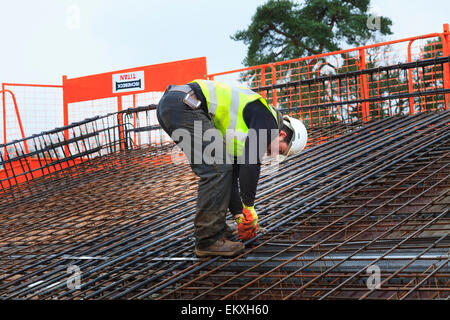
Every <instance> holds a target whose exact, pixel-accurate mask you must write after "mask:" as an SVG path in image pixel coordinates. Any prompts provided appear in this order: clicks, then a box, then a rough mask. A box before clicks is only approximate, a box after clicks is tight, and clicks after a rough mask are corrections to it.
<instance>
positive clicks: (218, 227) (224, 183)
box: [157, 91, 232, 249]
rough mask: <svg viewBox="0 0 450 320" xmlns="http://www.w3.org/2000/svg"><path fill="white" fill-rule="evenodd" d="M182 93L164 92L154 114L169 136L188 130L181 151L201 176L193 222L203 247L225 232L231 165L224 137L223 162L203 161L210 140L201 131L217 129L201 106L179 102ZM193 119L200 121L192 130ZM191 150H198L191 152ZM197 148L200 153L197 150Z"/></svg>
mask: <svg viewBox="0 0 450 320" xmlns="http://www.w3.org/2000/svg"><path fill="white" fill-rule="evenodd" d="M183 96H184V94H183V93H181V92H174V91H172V92H168V93H166V94H165V95H164V96H163V98H161V101H160V103H159V105H158V110H157V117H158V121H159V122H160V124H161V126H162V127H163V129H164V130H165V131H166V132H167V133H168V134H169V135H170V136H171V137H173V136H172V134H173V133H174V131H175V130H176V129H185V130H186V131H187V132H189V134H190V138H191V148H190V149H191V150H183V151H184V152H185V153H186V156H187V157H188V159H189V160H190V164H191V168H192V170H193V171H194V172H195V174H196V175H197V176H198V177H199V178H200V180H199V182H198V198H197V214H196V216H195V219H194V225H195V238H196V246H197V248H199V249H203V248H206V247H208V246H210V245H212V244H214V243H215V242H216V241H217V240H219V239H221V238H222V237H223V236H224V232H225V229H226V224H225V213H226V210H227V207H228V204H229V200H230V192H231V175H232V165H231V164H229V163H227V161H226V159H225V157H226V152H225V147H224V144H223V141H222V142H221V145H222V147H223V152H222V155H223V158H222V159H220V161H221V163H222V164H206V163H204V161H203V160H204V159H203V157H202V155H203V152H204V150H205V147H206V146H207V145H208V144H209V143H210V142H209V141H203V139H202V138H203V133H204V132H205V131H206V130H208V129H213V130H216V129H215V128H214V125H213V123H212V121H211V120H210V119H209V118H208V116H207V114H206V112H204V111H203V110H202V109H198V110H192V109H191V108H190V107H188V106H187V105H185V104H184V103H183V102H182V98H183ZM194 121H197V123H196V125H197V127H199V124H201V127H202V130H201V131H199V132H197V131H195V130H194ZM180 140H181V141H180ZM174 141H175V143H180V142H182V139H179V138H177V137H175V139H174ZM195 142H197V143H198V147H197V148H196V147H195V145H194V144H195ZM187 151H188V152H187ZM189 151H191V152H189ZM194 152H197V153H196V154H194ZM200 152H201V154H199V153H200ZM189 153H190V154H189ZM218 155H220V153H219V154H218ZM194 159H196V160H198V159H201V162H200V163H194V161H193V160H194Z"/></svg>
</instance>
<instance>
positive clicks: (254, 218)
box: [235, 204, 258, 240]
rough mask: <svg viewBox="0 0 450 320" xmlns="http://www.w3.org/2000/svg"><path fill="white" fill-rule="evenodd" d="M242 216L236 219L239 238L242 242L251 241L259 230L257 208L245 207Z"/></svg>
mask: <svg viewBox="0 0 450 320" xmlns="http://www.w3.org/2000/svg"><path fill="white" fill-rule="evenodd" d="M243 206H244V209H243V210H242V214H240V215H238V216H236V217H235V221H236V223H237V227H238V238H239V239H241V240H250V239H253V238H254V237H255V236H256V231H257V230H258V215H257V214H256V211H255V207H254V206H251V207H248V206H246V205H245V204H244V205H243Z"/></svg>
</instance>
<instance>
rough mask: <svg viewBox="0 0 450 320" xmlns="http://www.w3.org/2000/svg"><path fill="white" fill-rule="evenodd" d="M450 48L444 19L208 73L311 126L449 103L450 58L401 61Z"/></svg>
mask: <svg viewBox="0 0 450 320" xmlns="http://www.w3.org/2000/svg"><path fill="white" fill-rule="evenodd" d="M449 48H450V32H449V26H448V24H445V25H444V30H443V32H442V33H432V34H427V35H423V36H417V37H411V38H406V39H400V40H395V41H389V42H383V43H378V44H373V45H367V46H362V47H357V48H351V49H346V50H341V51H337V52H329V53H324V54H320V55H316V56H310V57H303V58H298V59H292V60H288V61H282V62H275V63H270V64H265V65H259V66H252V67H248V68H241V69H237V70H232V71H226V72H220V73H215V74H209V75H208V79H210V80H218V81H225V82H229V83H235V84H239V85H242V86H246V87H249V88H252V89H254V90H256V91H259V92H261V94H262V95H263V96H264V97H265V98H266V99H267V100H268V102H269V103H272V104H273V105H274V106H276V107H278V108H280V110H282V111H283V112H285V113H288V114H291V115H296V116H298V117H300V118H302V119H303V121H304V122H305V123H306V124H307V125H308V126H321V125H326V124H331V123H342V122H346V121H356V120H361V119H363V120H364V121H367V120H370V119H377V118H382V117H384V116H388V115H394V114H405V113H410V114H414V113H416V112H423V111H431V110H442V109H446V108H449V104H450V94H449V92H448V90H449V89H450V74H449V63H448V61H447V62H445V61H443V60H439V61H435V62H430V63H429V64H426V63H425V64H420V65H419V64H418V65H417V66H416V67H415V66H413V65H408V66H407V65H401V64H407V63H412V62H418V61H424V60H430V59H437V58H441V57H444V58H445V57H448V56H449V55H450V50H449ZM396 65H398V66H399V67H398V68H395V66H396ZM387 66H390V67H391V68H384V69H383V68H382V67H387ZM377 68H381V69H380V70H377ZM439 90H441V91H439ZM427 93H430V94H427Z"/></svg>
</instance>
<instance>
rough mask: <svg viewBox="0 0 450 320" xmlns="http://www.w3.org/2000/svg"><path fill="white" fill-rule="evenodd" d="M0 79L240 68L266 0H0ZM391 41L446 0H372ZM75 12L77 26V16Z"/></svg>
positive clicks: (426, 21) (429, 19) (431, 20)
mask: <svg viewBox="0 0 450 320" xmlns="http://www.w3.org/2000/svg"><path fill="white" fill-rule="evenodd" d="M0 1H1V7H0V29H1V30H2V37H1V50H0V82H22V83H47V84H60V83H61V76H62V75H63V74H66V75H67V76H68V77H69V78H73V77H78V76H83V75H89V74H94V73H100V72H107V71H113V70H118V69H124V68H131V67H138V66H143V65H149V64H155V63H162V62H168V61H174V60H180V59H189V58H195V57H201V56H206V57H207V63H208V72H209V73H214V72H221V71H226V70H231V69H237V68H240V67H242V60H243V59H244V57H245V54H246V47H245V45H244V44H243V43H241V42H236V41H233V40H231V39H230V35H232V34H234V33H235V32H236V31H238V30H241V29H244V28H246V27H247V26H248V25H249V23H250V19H251V17H252V15H253V14H254V13H255V10H256V8H257V7H258V6H259V5H261V4H263V3H265V2H266V0H227V1H215V0H189V1H186V0H166V1H159V0H127V1H123V0H118V1H117V0H97V1H96V0H39V1H33V0H14V1H11V0H8V1H5V0H0ZM372 4H373V11H374V12H376V13H378V14H381V15H384V16H388V17H390V18H391V19H392V21H393V27H392V30H393V32H394V34H393V35H392V36H390V37H389V39H399V38H404V37H409V36H416V35H420V34H426V33H432V32H441V31H442V24H443V23H449V22H450V15H449V12H450V1H449V0H428V1H423V0H395V1H393V0H372ZM78 11H79V17H80V19H79V24H78V23H77V18H76V17H77V14H78Z"/></svg>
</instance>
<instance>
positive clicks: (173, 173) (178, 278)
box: [0, 111, 450, 299]
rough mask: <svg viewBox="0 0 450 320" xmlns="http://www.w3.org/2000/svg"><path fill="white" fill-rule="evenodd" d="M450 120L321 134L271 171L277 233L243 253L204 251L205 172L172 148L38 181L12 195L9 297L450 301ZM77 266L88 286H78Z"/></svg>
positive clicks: (272, 230)
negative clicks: (201, 194) (196, 237)
mask: <svg viewBox="0 0 450 320" xmlns="http://www.w3.org/2000/svg"><path fill="white" fill-rule="evenodd" d="M449 120H450V112H448V111H445V112H441V113H431V114H420V115H417V116H414V117H409V116H401V117H390V118H385V119H383V120H379V121H372V122H368V123H367V124H364V125H361V124H357V123H355V124H353V125H352V126H350V125H349V126H348V127H347V128H344V127H341V128H339V127H338V128H336V129H335V131H334V133H333V134H331V135H330V130H332V128H329V131H328V132H326V134H325V131H324V129H323V128H322V129H317V131H312V136H313V141H314V142H313V143H312V144H310V147H309V148H308V149H307V150H305V151H304V152H303V153H302V154H301V155H298V156H296V157H293V158H292V159H290V160H288V161H286V162H285V163H282V164H280V166H279V168H278V170H277V171H276V172H274V173H271V174H270V175H263V176H262V177H261V180H260V184H259V189H258V198H257V205H256V206H257V210H258V214H259V216H260V223H261V225H263V226H264V227H265V228H266V229H267V230H268V231H269V232H268V234H265V235H258V237H257V238H256V239H254V240H252V241H249V242H247V243H246V245H247V250H246V252H245V253H243V254H242V255H240V256H238V257H235V258H231V259H225V258H220V257H216V258H210V259H198V258H196V257H195V255H194V254H193V238H192V237H193V233H192V228H193V226H192V221H193V216H194V213H195V194H196V191H195V189H196V178H195V176H194V175H193V174H192V173H191V172H190V169H189V168H188V166H186V165H172V164H171V163H170V161H168V160H167V157H168V156H167V155H168V154H169V153H170V150H171V148H170V146H166V147H163V148H155V147H150V148H138V149H136V150H127V151H122V152H120V153H113V154H109V155H106V156H102V157H98V158H95V159H91V160H89V161H86V162H83V163H81V164H79V165H77V166H76V167H70V168H66V169H64V170H62V171H59V172H56V173H54V174H52V175H50V176H47V177H40V178H36V179H33V181H31V182H27V183H28V184H29V185H28V188H29V192H28V193H27V195H26V196H23V197H22V198H21V197H20V196H18V195H16V197H15V201H14V202H11V198H10V197H2V199H0V208H1V210H2V216H1V218H0V219H2V220H1V221H2V223H1V224H0V228H1V230H2V232H1V236H0V250H1V251H0V261H1V262H2V263H1V275H0V295H1V297H2V298H20V299H22V298H25V299H36V298H39V299H55V298H56V299H110V298H115V299H117V298H122V299H124V298H127V299H131V298H139V299H142V298H146V299H148V298H151V299H165V298H175V299H178V298H183V299H205V298H207V299H323V298H326V299H342V298H347V299H348V298H352V299H365V298H368V299H447V298H448V297H449V291H450V289H449V274H450V272H449V261H448V259H449V247H450V244H449V240H450V239H449V236H448V233H449V229H450V219H449V218H450V217H449V213H448V204H449V200H450V195H449V182H448V181H449V179H448V175H449V174H450V170H449V154H448V153H449V151H450V144H449V136H450V132H449V131H448V123H449ZM349 131H351V132H350V133H347V132H349ZM321 136H328V137H330V136H331V137H334V138H332V139H322V138H321ZM74 173H76V174H74ZM70 265H76V266H77V267H78V268H79V269H80V271H81V288H79V289H77V288H74V289H71V288H69V287H68V285H67V281H68V279H69V277H70V274H68V272H67V267H68V266H70ZM371 266H375V267H378V268H379V269H380V271H381V277H380V283H379V286H377V287H371V286H370V284H371V282H370V281H371V279H373V277H372V278H371V274H370V273H367V270H368V268H369V267H371Z"/></svg>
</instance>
